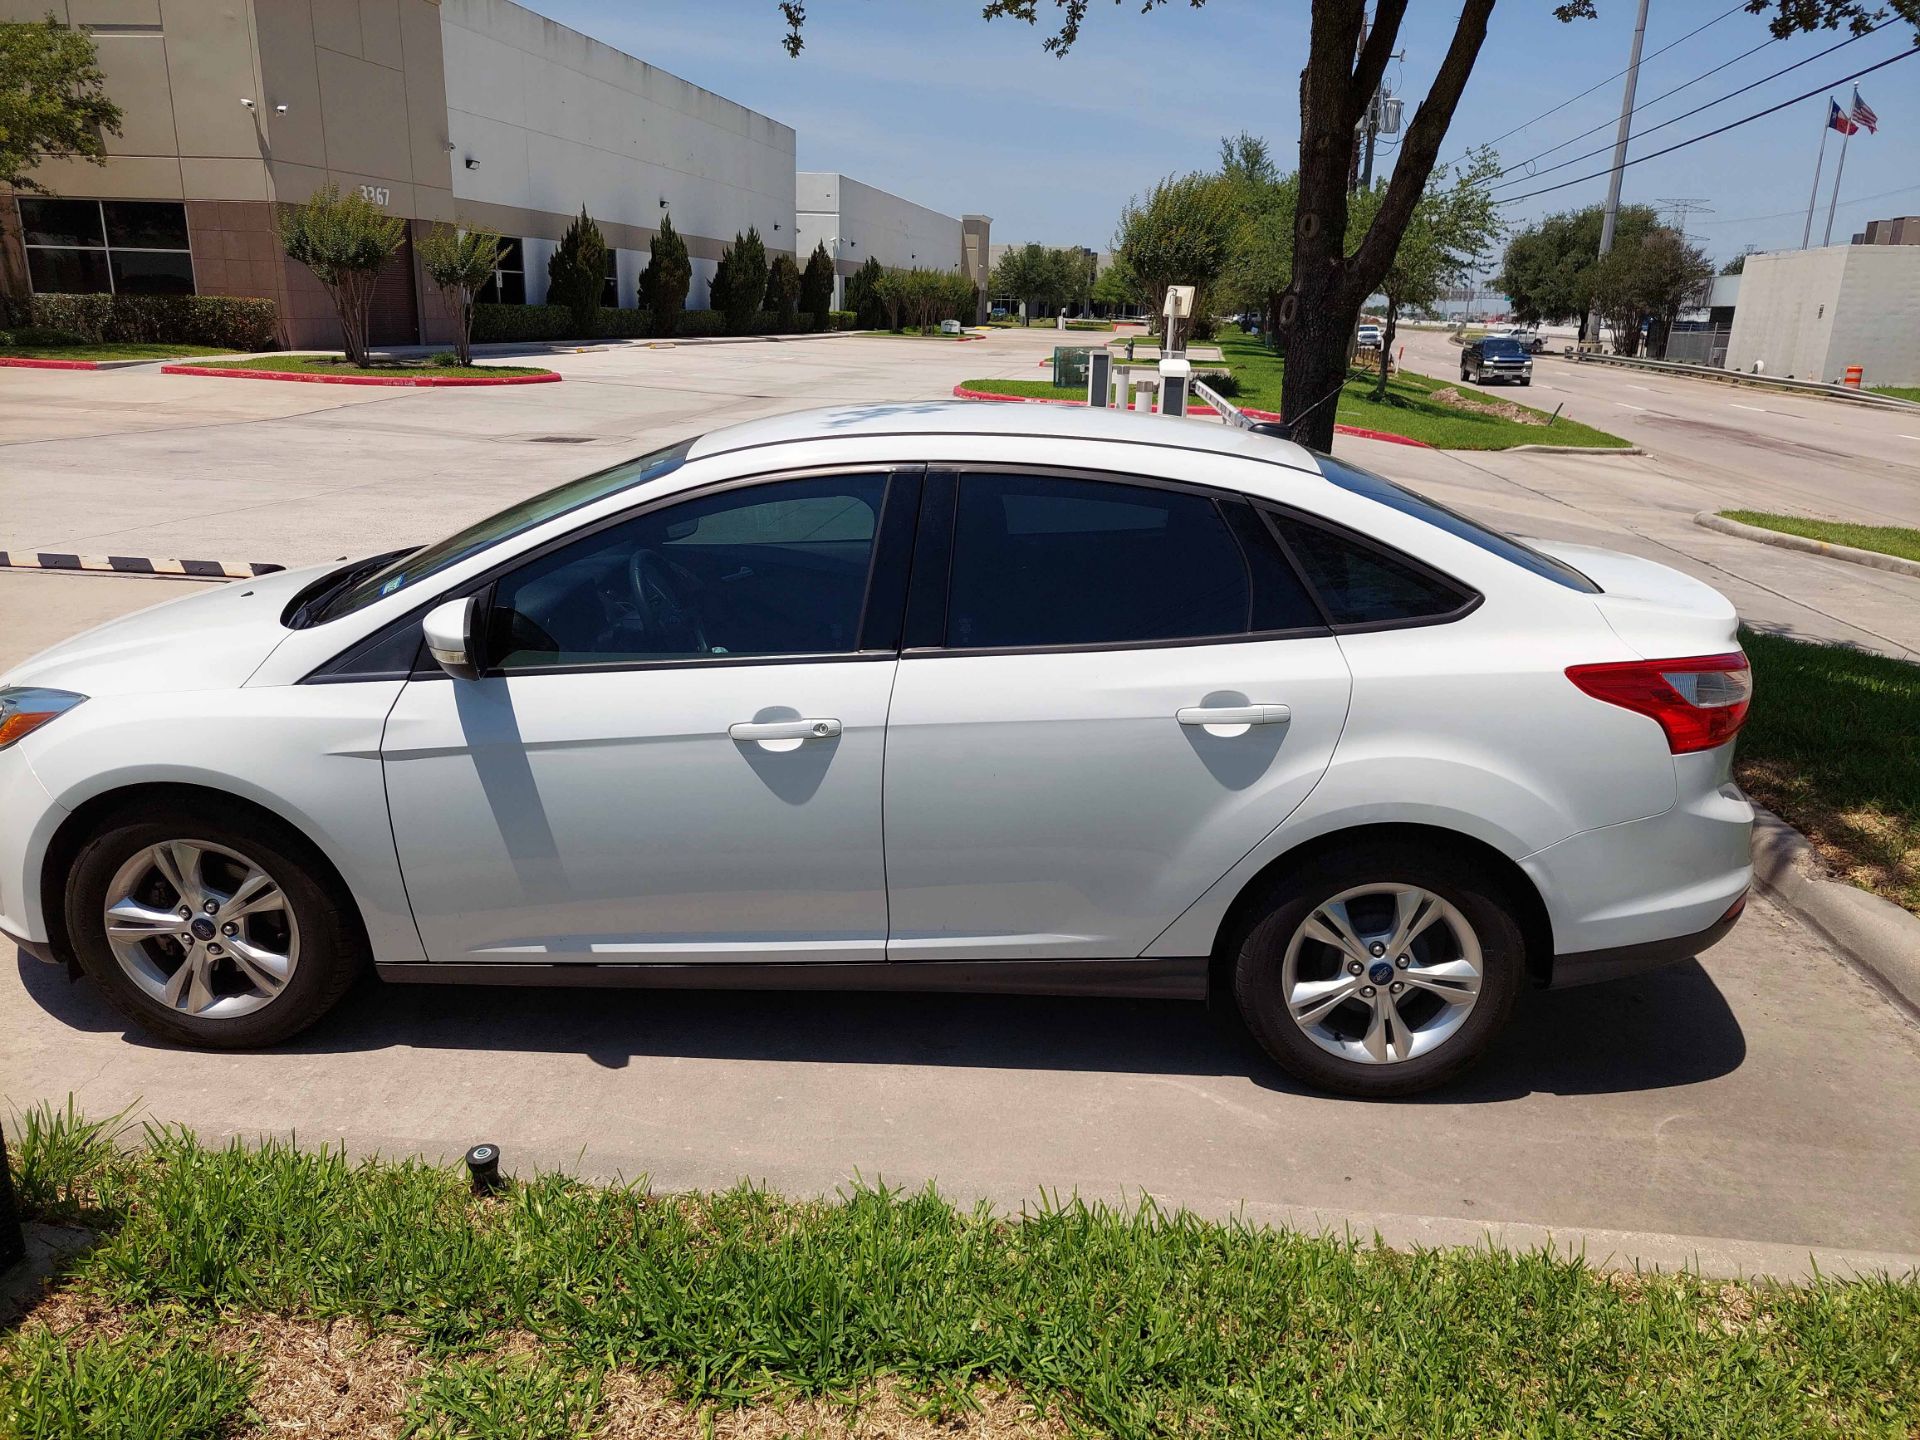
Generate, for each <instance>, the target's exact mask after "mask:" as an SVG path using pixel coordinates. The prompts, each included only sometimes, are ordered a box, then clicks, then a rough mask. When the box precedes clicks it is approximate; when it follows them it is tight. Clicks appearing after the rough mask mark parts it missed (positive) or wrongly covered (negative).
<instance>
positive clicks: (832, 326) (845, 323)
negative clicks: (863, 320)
mask: <svg viewBox="0 0 1920 1440" xmlns="http://www.w3.org/2000/svg"><path fill="white" fill-rule="evenodd" d="M859 328H860V315H859V312H858V311H855V310H829V311H828V312H827V329H829V330H858V329H859Z"/></svg>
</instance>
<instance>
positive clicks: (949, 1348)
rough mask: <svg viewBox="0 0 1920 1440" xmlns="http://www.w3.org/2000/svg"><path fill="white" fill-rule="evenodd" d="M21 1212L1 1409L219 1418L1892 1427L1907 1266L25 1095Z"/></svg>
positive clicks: (50, 1427) (229, 1433)
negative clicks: (1037, 1199)
mask: <svg viewBox="0 0 1920 1440" xmlns="http://www.w3.org/2000/svg"><path fill="white" fill-rule="evenodd" d="M11 1133H12V1134H13V1135H14V1136H15V1137H17V1139H16V1145H15V1151H14V1160H13V1165H14V1170H15V1173H16V1175H17V1177H18V1180H19V1186H20V1191H21V1199H22V1202H23V1205H24V1207H25V1209H26V1210H27V1212H28V1214H29V1217H30V1218H33V1219H38V1220H43V1221H65V1222H68V1223H79V1224H85V1225H88V1226H91V1227H93V1228H95V1229H96V1230H98V1231H99V1233H100V1239H99V1242H98V1244H97V1245H96V1246H95V1247H94V1248H93V1249H91V1250H90V1251H88V1252H86V1253H85V1254H83V1255H81V1256H79V1257H77V1258H76V1259H75V1260H74V1261H73V1262H72V1265H71V1267H70V1268H69V1269H68V1270H67V1272H66V1273H65V1274H63V1275H62V1276H61V1277H60V1279H59V1281H58V1283H57V1286H56V1287H55V1288H54V1289H53V1291H52V1292H51V1293H50V1294H49V1295H47V1296H46V1297H45V1298H44V1299H42V1300H40V1302H39V1303H38V1304H37V1306H36V1307H35V1308H34V1309H33V1310H32V1311H31V1313H29V1315H28V1316H27V1317H26V1318H25V1319H24V1321H22V1322H21V1323H20V1324H19V1325H18V1327H17V1328H16V1329H14V1330H13V1331H12V1332H11V1333H9V1334H6V1335H4V1336H3V1337H0V1433H4V1434H7V1435H20V1436H24V1437H42V1436H46V1437H51V1436H67V1435H76V1434H90V1435H127V1436H132V1435H138V1436H142V1437H155V1440H172V1437H181V1440H185V1437H202V1436H204V1437H214V1436H222V1437H230V1440H232V1437H248V1436H260V1437H263V1440H264V1437H266V1436H270V1435H277V1434H282V1433H291V1432H292V1431H293V1430H296V1429H298V1430H300V1431H301V1432H302V1433H313V1434H328V1435H333V1436H373V1435H382V1436H386V1435H393V1434H405V1435H424V1436H431V1437H448V1440H452V1437H456V1436H458V1437H474V1440H494V1437H499V1440H508V1437H513V1440H521V1437H531V1440H563V1437H565V1440H574V1437H582V1440H584V1437H588V1436H595V1437H609V1440H613V1437H622V1440H625V1437H641V1436H646V1437H656V1436H665V1437H688V1440H692V1437H695V1436H732V1437H747V1436H771V1435H775V1434H782V1433H787V1434H805V1435H809V1436H819V1437H826V1436H836V1435H852V1434H858V1435H861V1436H869V1437H871V1436H878V1435H887V1436H908V1437H928V1440H931V1437H933V1436H936V1435H937V1436H971V1437H978V1440H986V1437H996V1440H998V1437H1015V1436H1026V1437H1054V1436H1059V1437H1066V1436H1069V1435H1075V1436H1080V1435H1109V1436H1117V1437H1142V1440H1144V1437H1151V1436H1199V1435H1206V1436H1218V1437H1234V1436H1246V1437H1256V1436H1261V1437H1264V1436H1272V1435H1280V1434H1291V1435H1421V1436H1434V1437H1439V1436H1448V1437H1453V1436H1458V1437H1482V1436H1520V1435H1527V1436H1532V1435H1540V1434H1544V1433H1547V1432H1548V1431H1551V1433H1553V1434H1555V1435H1559V1436H1585V1435H1594V1436H1600V1435H1605V1436H1621V1435H1686V1436H1703V1437H1704V1436H1726V1437H1734V1436H1738V1437H1742V1440H1745V1437H1777V1440H1787V1437H1795V1440H1798V1437H1806V1436H1832V1437H1842V1436H1844V1437H1857V1436H1888V1437H1893V1436H1907V1435H1910V1434H1911V1433H1912V1427H1913V1426H1914V1424H1915V1421H1916V1419H1920V1367H1916V1366H1915V1365H1914V1364H1913V1357H1914V1349H1915V1345H1916V1343H1920V1283H1916V1281H1915V1279H1914V1277H1912V1276H1908V1277H1904V1278H1887V1279H1867V1280H1854V1281H1838V1280H1820V1281H1818V1282H1816V1283H1814V1284H1811V1285H1806V1286H1784V1285H1781V1286H1776V1285H1770V1284H1764V1283H1753V1282H1722V1281H1718V1280H1707V1279H1702V1278H1699V1277H1697V1276H1690V1275H1686V1274H1677V1275H1669V1274H1655V1273H1625V1274H1622V1273H1612V1274H1609V1273H1602V1272H1598V1271H1596V1270H1594V1269H1593V1268H1591V1267H1590V1266H1588V1265H1587V1264H1585V1263H1582V1262H1580V1261H1577V1260H1568V1259H1564V1258H1559V1257H1557V1256H1555V1255H1553V1254H1551V1253H1534V1254H1511V1253H1507V1252H1504V1251H1500V1250H1497V1249H1492V1248H1482V1249H1474V1250H1443V1251H1423V1252H1413V1253H1408V1252H1400V1251H1393V1250H1388V1249H1384V1248H1380V1247H1378V1246H1377V1245H1375V1244H1371V1243H1368V1242H1367V1241H1365V1240H1363V1239H1357V1238H1350V1237H1333V1236H1310V1235H1303V1234H1299V1233H1293V1232H1288V1231H1280V1230H1272V1229H1267V1228H1264V1227H1260V1226H1255V1225H1251V1224H1245V1223H1224V1224H1222V1223H1213V1222H1209V1221H1203V1220H1199V1219H1196V1218H1194V1217H1193V1216H1191V1215H1187V1214H1183V1213H1167V1212H1163V1211H1159V1210H1156V1209H1154V1208H1152V1207H1151V1206H1145V1207H1142V1208H1139V1209H1133V1210H1124V1211H1122V1210H1113V1209H1108V1208H1105V1207H1102V1206H1098V1205H1089V1204H1083V1203H1080V1202H1078V1201H1059V1202H1055V1203H1051V1204H1048V1205H1045V1206H1042V1207H1039V1208H1036V1209H1033V1210H1030V1211H1028V1212H1026V1213H1025V1214H1024V1215H1022V1216H1019V1217H1009V1216H1001V1215H996V1214H993V1213H991V1212H989V1211H988V1210H986V1209H984V1208H972V1209H968V1208H962V1207H956V1206H954V1205H951V1204H949V1203H948V1202H947V1201H945V1200H943V1199H941V1198H940V1197H938V1196H937V1195H935V1194H933V1193H932V1192H930V1191H924V1192H920V1193H917V1194H903V1193H899V1192H893V1191H887V1190H882V1189H865V1188H861V1189H854V1190H852V1191H850V1192H848V1193H847V1194H845V1195H844V1196H842V1197H840V1198H839V1199H836V1200H833V1201H810V1200H786V1199H782V1198H780V1197H778V1196H775V1195H771V1194H769V1193H767V1192H766V1191H764V1190H760V1189H753V1188H746V1187H742V1188H740V1189H736V1190H732V1191H729V1192H726V1193H723V1194H687V1195H662V1194H656V1193H653V1192H651V1191H650V1190H648V1189H647V1188H646V1187H645V1186H644V1185H626V1186H611V1187H595V1186H590V1185H586V1184H582V1183H579V1182H576V1181H572V1180H569V1179H566V1178H563V1177H559V1176H552V1175H549V1176H544V1177H540V1178H537V1179H531V1180H528V1181H526V1182H524V1183H509V1184H508V1185H507V1186H506V1188H505V1189H504V1190H503V1191H501V1192H500V1193H498V1194H493V1195H479V1196H476V1195H474V1194H472V1193H470V1191H469V1187H468V1185H467V1183H466V1180H465V1177H464V1176H463V1175H461V1174H458V1173H456V1171H454V1170H453V1169H449V1168H446V1167H433V1166H429V1165H424V1164H420V1163H413V1162H407V1163H376V1162H366V1163H350V1162H349V1161H348V1160H347V1159H345V1158H344V1157H343V1156H342V1155H340V1154H339V1153H337V1152H329V1151H324V1150H320V1151H315V1150H304V1151H303V1150H296V1149H294V1148H293V1147H291V1146H289V1145H286V1144H282V1143H277V1142H275V1143H268V1144H264V1145H262V1146H261V1147H259V1148H246V1147H242V1146H239V1145H229V1146H225V1147H222V1148H211V1147H208V1146H203V1145H201V1144H200V1143H198V1142H197V1141H195V1140H194V1139H193V1138H192V1137H191V1136H189V1135H187V1134H185V1133H182V1132H179V1131H173V1130H161V1129H152V1128H149V1129H148V1130H147V1132H146V1134H145V1137H144V1143H143V1145H142V1146H141V1148H139V1149H138V1150H135V1151H132V1152H122V1151H121V1150H120V1149H119V1148H118V1146H117V1145H116V1143H115V1139H116V1136H115V1127H113V1126H111V1125H106V1126H102V1125H88V1124H86V1123H85V1122H83V1121H81V1120H79V1119H77V1118H75V1117H74V1116H73V1115H72V1114H71V1111H70V1110H69V1111H62V1110H57V1109H51V1108H42V1109H38V1110H34V1111H30V1112H28V1114H27V1115H26V1116H24V1117H23V1118H22V1121H21V1122H20V1123H18V1124H16V1125H14V1126H13V1128H12V1132H11Z"/></svg>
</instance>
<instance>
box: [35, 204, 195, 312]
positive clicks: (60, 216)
mask: <svg viewBox="0 0 1920 1440" xmlns="http://www.w3.org/2000/svg"><path fill="white" fill-rule="evenodd" d="M20 232H21V239H22V240H23V241H24V242H25V245H26V251H27V278H28V279H29V281H30V282H31V283H32V285H33V289H34V291H35V293H36V294H40V295H63V294H64V295H87V294H94V295H98V294H116V295H191V294H193V293H194V291H193V253H192V250H191V248H190V247H189V245H188V242H187V207H186V206H184V205H182V204H181V203H180V202H178V201H177V200H176V201H168V200H56V199H49V198H46V197H30V196H22V197H21V198H20Z"/></svg>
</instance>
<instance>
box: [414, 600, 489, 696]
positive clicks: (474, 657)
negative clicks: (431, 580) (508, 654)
mask: <svg viewBox="0 0 1920 1440" xmlns="http://www.w3.org/2000/svg"><path fill="white" fill-rule="evenodd" d="M476 604H477V601H476V598H475V597H474V596H472V595H469V596H467V598H466V599H464V600H449V601H447V603H446V604H444V605H436V606H434V607H433V609H431V610H429V611H428V612H427V615H426V618H425V619H424V620H422V621H421V622H420V629H421V631H422V632H423V633H424V634H425V635H426V637H427V653H428V654H429V655H431V656H433V658H434V661H435V663H437V664H438V665H439V666H440V668H441V669H442V670H444V671H446V672H447V674H449V675H451V676H452V677H453V678H454V679H456V680H478V679H479V678H480V663H479V656H478V654H477V653H476V650H475V647H474V643H473V614H474V609H475V606H476Z"/></svg>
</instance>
